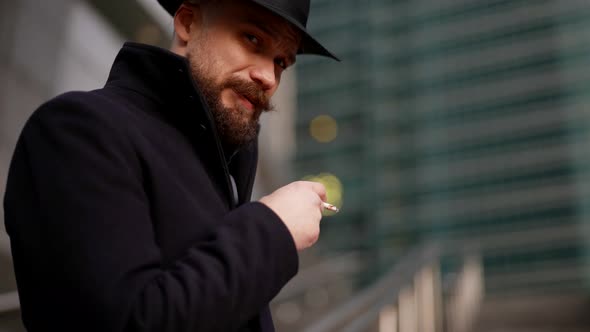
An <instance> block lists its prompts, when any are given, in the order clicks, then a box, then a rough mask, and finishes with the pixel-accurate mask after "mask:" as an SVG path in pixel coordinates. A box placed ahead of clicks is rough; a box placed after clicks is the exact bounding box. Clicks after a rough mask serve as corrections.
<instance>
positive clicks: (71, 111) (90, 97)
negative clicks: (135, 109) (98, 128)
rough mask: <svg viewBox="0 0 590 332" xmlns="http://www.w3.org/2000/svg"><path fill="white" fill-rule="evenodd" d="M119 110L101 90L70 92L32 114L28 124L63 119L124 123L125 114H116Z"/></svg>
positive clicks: (118, 106)
mask: <svg viewBox="0 0 590 332" xmlns="http://www.w3.org/2000/svg"><path fill="white" fill-rule="evenodd" d="M119 108H121V106H120V103H116V102H115V101H114V100H112V98H110V97H108V96H106V95H105V94H104V93H102V90H94V91H72V92H66V93H64V94H61V95H59V96H56V97H54V98H52V99H50V100H48V101H47V102H45V103H44V104H42V105H41V106H40V107H39V108H38V109H37V110H35V111H34V112H33V114H32V115H31V118H30V119H29V122H31V121H41V122H46V121H50V122H54V121H60V120H63V119H69V120H75V119H94V120H95V121H107V122H109V123H111V124H112V125H117V124H119V125H121V124H124V123H126V121H125V119H123V117H125V113H124V112H116V110H117V109H119Z"/></svg>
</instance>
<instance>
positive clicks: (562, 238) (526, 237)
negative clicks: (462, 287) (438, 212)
mask: <svg viewBox="0 0 590 332" xmlns="http://www.w3.org/2000/svg"><path fill="white" fill-rule="evenodd" d="M579 237H580V234H579V231H578V229H577V228H576V227H575V226H565V227H564V226H562V225H560V226H550V227H546V228H542V229H534V230H523V231H517V232H514V231H512V232H510V233H508V234H493V235H486V236H478V237H477V238H475V239H473V238H466V239H465V238H464V239H453V240H452V241H449V242H436V241H432V243H429V244H424V245H418V246H417V247H414V248H413V249H411V250H410V252H409V253H408V254H407V255H405V256H404V257H402V259H401V260H400V261H399V262H398V263H396V264H395V265H394V266H393V267H392V268H391V269H390V270H389V271H388V272H387V273H385V274H384V275H383V276H382V277H381V278H380V279H379V280H378V281H376V282H375V283H374V284H373V285H371V286H369V287H368V288H366V289H365V290H362V291H360V292H359V293H358V294H357V295H355V296H354V297H353V298H351V299H350V300H348V301H347V302H345V303H343V304H342V305H340V306H339V307H337V308H336V309H334V310H332V311H331V312H329V313H328V314H327V315H326V316H324V318H322V319H320V320H319V321H317V322H315V323H314V324H312V325H311V326H309V327H307V328H306V329H305V330H304V331H305V332H329V331H336V330H337V331H351V332H352V331H359V330H360V328H361V327H366V326H367V324H369V323H370V322H373V321H375V319H376V318H378V316H379V314H380V312H381V308H383V307H384V306H385V305H388V304H390V303H391V299H392V298H395V297H396V296H398V295H399V293H400V292H401V290H402V289H403V287H404V286H406V285H408V284H411V283H412V282H413V277H414V276H415V275H416V274H417V273H418V272H419V271H420V270H421V269H422V268H424V267H426V266H428V265H430V264H432V263H433V262H435V261H437V260H439V259H440V258H441V257H448V256H465V255H467V254H470V253H481V252H483V251H496V250H500V251H501V250H505V249H513V248H514V247H520V248H528V249H530V248H531V247H538V246H543V245H546V244H547V243H551V244H553V245H555V243H566V242H569V241H575V240H579ZM347 323H349V324H348V325H347V326H346V327H344V325H345V324H347Z"/></svg>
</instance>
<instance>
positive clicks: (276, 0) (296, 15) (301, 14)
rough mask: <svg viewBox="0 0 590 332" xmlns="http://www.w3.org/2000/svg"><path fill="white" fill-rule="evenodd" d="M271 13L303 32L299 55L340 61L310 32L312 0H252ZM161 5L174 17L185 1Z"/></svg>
mask: <svg viewBox="0 0 590 332" xmlns="http://www.w3.org/2000/svg"><path fill="white" fill-rule="evenodd" d="M250 1H252V2H254V3H256V4H258V5H260V6H262V7H264V8H266V9H268V10H270V11H271V12H273V13H275V14H277V15H279V16H280V17H282V18H283V19H285V20H287V21H288V22H290V23H291V24H293V25H294V26H295V27H297V29H299V30H300V31H301V33H302V34H301V37H302V38H301V44H300V45H299V51H298V52H297V53H299V54H317V55H323V56H327V57H329V58H332V59H335V60H338V61H340V59H338V58H337V57H336V56H335V55H334V54H332V53H331V52H330V51H328V50H327V49H326V48H325V47H323V46H322V45H321V44H320V43H319V42H318V41H317V40H315V39H314V38H313V37H312V36H311V35H310V34H309V33H308V32H307V29H306V28H305V26H306V25H307V16H308V15H309V1H310V0H250ZM158 2H159V3H160V5H162V7H164V9H166V11H167V12H168V13H170V15H172V16H174V14H175V13H176V10H177V9H178V8H179V7H180V5H181V4H182V2H183V0H158Z"/></svg>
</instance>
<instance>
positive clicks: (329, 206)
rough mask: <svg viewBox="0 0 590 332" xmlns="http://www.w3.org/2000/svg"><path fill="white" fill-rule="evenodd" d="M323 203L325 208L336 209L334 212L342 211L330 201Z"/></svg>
mask: <svg viewBox="0 0 590 332" xmlns="http://www.w3.org/2000/svg"><path fill="white" fill-rule="evenodd" d="M322 205H323V206H324V208H326V209H328V210H330V211H334V212H338V211H340V210H339V209H338V208H337V207H335V206H334V205H332V204H330V203H326V202H322Z"/></svg>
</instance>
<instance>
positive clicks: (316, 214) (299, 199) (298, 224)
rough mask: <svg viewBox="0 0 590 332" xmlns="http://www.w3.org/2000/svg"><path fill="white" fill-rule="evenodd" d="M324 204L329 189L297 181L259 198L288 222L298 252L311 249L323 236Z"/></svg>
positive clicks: (314, 183)
mask: <svg viewBox="0 0 590 332" xmlns="http://www.w3.org/2000/svg"><path fill="white" fill-rule="evenodd" d="M322 201H326V188H325V187H324V185H323V184H321V183H317V182H308V181H297V182H292V183H290V184H288V185H286V186H284V187H281V188H279V189H277V190H276V191H275V192H273V193H272V194H270V195H268V196H264V197H262V198H261V199H260V202H261V203H264V204H266V205H267V206H268V207H269V208H271V210H273V211H274V212H275V213H276V214H277V215H278V216H279V217H280V218H281V219H282V220H283V222H284V223H285V225H286V226H287V228H288V229H289V232H291V236H292V237H293V240H294V241H295V246H296V247H297V250H299V251H301V250H303V249H306V248H309V247H311V246H312V245H313V244H314V243H315V242H316V241H317V240H318V238H319V236H320V219H322V210H323V206H322Z"/></svg>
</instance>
